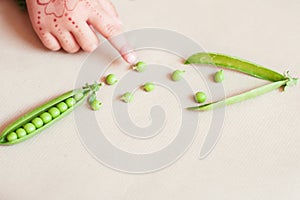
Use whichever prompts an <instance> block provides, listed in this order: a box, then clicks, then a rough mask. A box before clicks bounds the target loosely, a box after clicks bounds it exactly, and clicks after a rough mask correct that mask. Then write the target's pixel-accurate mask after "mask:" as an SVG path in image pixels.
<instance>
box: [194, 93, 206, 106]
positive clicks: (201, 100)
mask: <svg viewBox="0 0 300 200" xmlns="http://www.w3.org/2000/svg"><path fill="white" fill-rule="evenodd" d="M206 98H207V97H206V94H205V93H204V92H197V93H196V94H195V101H196V102H197V103H204V102H205V101H206Z"/></svg>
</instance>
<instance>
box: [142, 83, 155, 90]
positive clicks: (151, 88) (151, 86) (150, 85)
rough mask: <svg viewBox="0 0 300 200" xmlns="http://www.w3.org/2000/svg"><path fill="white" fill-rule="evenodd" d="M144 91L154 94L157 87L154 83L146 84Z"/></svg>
mask: <svg viewBox="0 0 300 200" xmlns="http://www.w3.org/2000/svg"><path fill="white" fill-rule="evenodd" d="M143 89H144V90H145V91H146V92H152V91H153V90H154V89H155V85H154V83H150V82H148V83H146V84H145V85H144V86H143Z"/></svg>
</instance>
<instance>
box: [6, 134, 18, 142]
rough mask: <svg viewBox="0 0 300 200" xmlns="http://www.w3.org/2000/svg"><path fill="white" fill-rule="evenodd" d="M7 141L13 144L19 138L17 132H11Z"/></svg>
mask: <svg viewBox="0 0 300 200" xmlns="http://www.w3.org/2000/svg"><path fill="white" fill-rule="evenodd" d="M6 139H7V141H9V142H12V141H15V140H17V139H18V136H17V134H16V133H15V132H11V133H9V134H8V135H7V136H6Z"/></svg>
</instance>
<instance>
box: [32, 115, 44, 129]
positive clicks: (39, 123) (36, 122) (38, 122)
mask: <svg viewBox="0 0 300 200" xmlns="http://www.w3.org/2000/svg"><path fill="white" fill-rule="evenodd" d="M31 123H32V124H33V125H34V126H35V127H36V128H41V127H42V126H43V125H44V122H43V120H42V119H41V118H39V117H36V118H34V119H33V120H32V121H31Z"/></svg>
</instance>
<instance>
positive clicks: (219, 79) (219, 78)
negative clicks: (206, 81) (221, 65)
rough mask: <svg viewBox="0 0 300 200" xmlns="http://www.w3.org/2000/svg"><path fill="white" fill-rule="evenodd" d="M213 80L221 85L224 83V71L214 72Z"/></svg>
mask: <svg viewBox="0 0 300 200" xmlns="http://www.w3.org/2000/svg"><path fill="white" fill-rule="evenodd" d="M214 80H215V81H216V82H217V83H221V82H222V81H224V71H223V70H220V71H218V72H216V73H215V76H214Z"/></svg>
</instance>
